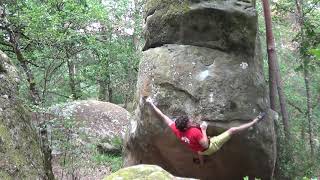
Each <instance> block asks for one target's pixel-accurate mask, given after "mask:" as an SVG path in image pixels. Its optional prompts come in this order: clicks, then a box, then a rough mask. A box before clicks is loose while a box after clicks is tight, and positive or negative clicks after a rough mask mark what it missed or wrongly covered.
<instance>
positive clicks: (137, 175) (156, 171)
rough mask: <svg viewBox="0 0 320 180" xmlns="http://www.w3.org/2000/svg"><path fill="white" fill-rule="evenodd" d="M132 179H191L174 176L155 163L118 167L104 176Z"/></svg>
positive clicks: (125, 179) (115, 179) (109, 178)
mask: <svg viewBox="0 0 320 180" xmlns="http://www.w3.org/2000/svg"><path fill="white" fill-rule="evenodd" d="M119 179H122V180H132V179H144V180H154V179H158V180H167V179H168V180H169V179H170V180H171V179H172V180H193V179H191V178H181V177H175V176H173V175H171V174H170V173H168V172H167V171H165V170H164V169H162V168H161V167H159V166H156V165H144V164H142V165H137V166H132V167H128V168H123V169H120V170H119V171H117V172H115V173H113V174H111V175H110V176H107V177H106V178H104V180H119Z"/></svg>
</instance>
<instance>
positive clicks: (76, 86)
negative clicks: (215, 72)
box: [0, 0, 142, 106]
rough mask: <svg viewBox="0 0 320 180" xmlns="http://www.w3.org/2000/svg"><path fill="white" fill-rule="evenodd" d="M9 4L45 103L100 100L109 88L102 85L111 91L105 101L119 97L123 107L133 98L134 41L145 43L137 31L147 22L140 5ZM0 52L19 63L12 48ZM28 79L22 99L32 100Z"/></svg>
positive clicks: (94, 0) (95, 1)
mask: <svg viewBox="0 0 320 180" xmlns="http://www.w3.org/2000/svg"><path fill="white" fill-rule="evenodd" d="M137 2H139V1H137ZM5 4H6V12H7V19H8V22H9V23H10V24H11V28H12V29H13V30H14V31H17V32H19V38H18V39H17V41H18V43H19V46H21V47H22V48H21V51H22V53H23V56H24V58H25V59H26V60H27V61H28V62H30V63H28V66H29V67H30V68H31V71H32V74H33V75H34V77H35V84H36V87H37V89H38V91H39V94H40V96H41V97H40V98H41V101H42V102H41V104H43V105H45V106H50V105H52V104H54V103H59V102H64V101H67V100H68V99H87V98H96V97H98V96H100V95H99V94H100V92H105V91H103V90H101V91H100V90H99V89H101V88H104V87H101V86H105V87H107V88H109V89H111V90H112V94H111V95H109V96H110V98H109V99H108V98H106V99H105V100H108V101H112V100H113V98H114V99H115V102H117V103H124V102H125V101H130V100H131V99H132V97H133V94H134V88H131V87H134V86H132V84H135V81H136V78H135V77H136V73H137V71H136V70H137V66H138V63H139V56H140V55H139V53H136V48H137V44H136V43H135V42H133V40H132V39H133V37H132V36H133V35H134V36H135V37H137V38H138V39H139V38H140V37H139V32H141V28H137V27H140V26H141V21H142V18H141V16H140V15H139V14H140V12H141V11H140V9H139V8H140V6H141V4H140V5H139V4H137V7H133V6H132V5H131V4H130V1H129V0H121V1H106V2H102V1H100V0H81V1H74V0H58V1H57V0H48V1H39V0H31V1H28V3H26V2H24V1H12V2H9V1H8V2H5ZM134 8H136V9H134ZM127 31H133V34H132V33H131V34H130V33H127ZM0 35H1V37H3V39H0V42H5V43H6V41H7V39H6V38H7V37H8V32H7V31H5V30H3V29H2V30H0ZM0 44H1V43H0ZM0 48H1V49H5V50H7V52H9V54H8V55H9V56H10V57H11V58H13V59H16V54H14V53H12V50H10V48H8V47H7V46H5V45H0ZM16 64H17V65H19V62H17V61H16ZM18 67H19V66H18ZM21 72H24V70H23V69H21ZM22 75H24V73H22ZM25 79H26V77H25ZM25 79H23V80H24V81H22V82H23V84H22V85H21V86H20V87H21V88H20V92H21V93H20V94H21V97H22V99H28V97H29V94H30V92H29V84H28V82H27V81H25ZM123 92H127V93H125V94H124V93H123ZM101 96H106V95H101ZM111 96H113V97H111Z"/></svg>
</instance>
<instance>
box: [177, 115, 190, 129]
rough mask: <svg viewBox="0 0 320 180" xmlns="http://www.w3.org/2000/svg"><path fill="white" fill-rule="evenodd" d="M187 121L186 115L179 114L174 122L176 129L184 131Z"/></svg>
mask: <svg viewBox="0 0 320 180" xmlns="http://www.w3.org/2000/svg"><path fill="white" fill-rule="evenodd" d="M188 122H189V118H188V116H186V115H183V116H179V117H178V118H177V119H176V121H175V124H176V127H177V129H179V130H180V131H182V132H184V131H186V130H187V125H188Z"/></svg>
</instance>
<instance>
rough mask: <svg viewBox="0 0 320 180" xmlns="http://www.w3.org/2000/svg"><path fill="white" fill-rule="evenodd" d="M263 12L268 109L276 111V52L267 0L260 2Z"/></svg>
mask: <svg viewBox="0 0 320 180" xmlns="http://www.w3.org/2000/svg"><path fill="white" fill-rule="evenodd" d="M262 3H263V11H264V18H265V25H266V36H267V38H266V40H267V51H268V65H269V91H270V92H269V93H270V95H269V96H270V108H271V109H272V110H274V111H276V97H277V83H276V77H275V71H276V65H275V61H274V60H275V59H276V52H275V46H274V44H275V43H274V37H273V33H272V21H271V15H270V7H269V2H268V0H262Z"/></svg>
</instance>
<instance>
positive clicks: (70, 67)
mask: <svg viewBox="0 0 320 180" xmlns="http://www.w3.org/2000/svg"><path fill="white" fill-rule="evenodd" d="M67 58H68V60H67V65H68V74H69V86H70V89H71V95H72V99H73V100H77V99H79V95H78V92H77V87H76V82H75V65H74V63H73V61H72V59H69V57H68V55H67Z"/></svg>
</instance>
